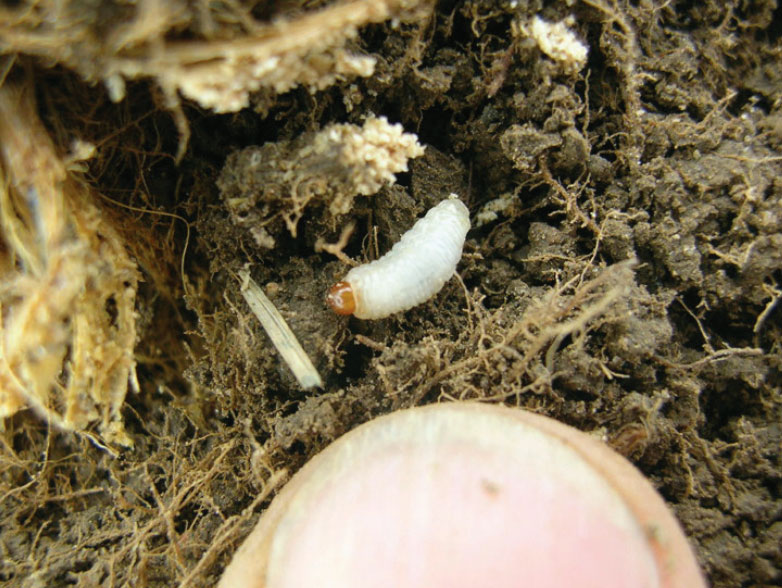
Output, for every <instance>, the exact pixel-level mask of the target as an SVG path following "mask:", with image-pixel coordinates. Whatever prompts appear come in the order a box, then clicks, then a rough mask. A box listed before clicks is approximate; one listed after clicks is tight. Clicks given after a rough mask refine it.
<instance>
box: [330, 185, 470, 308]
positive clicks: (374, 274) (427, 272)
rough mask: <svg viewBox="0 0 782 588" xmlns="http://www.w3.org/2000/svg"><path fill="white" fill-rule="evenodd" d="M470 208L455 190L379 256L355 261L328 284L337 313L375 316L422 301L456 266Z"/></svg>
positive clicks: (439, 286)
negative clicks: (344, 272) (360, 263)
mask: <svg viewBox="0 0 782 588" xmlns="http://www.w3.org/2000/svg"><path fill="white" fill-rule="evenodd" d="M469 229H470V212H469V211H468V210H467V207H466V206H465V205H464V203H462V201H461V200H459V199H458V197H457V196H456V195H454V194H452V195H451V197H450V198H448V199H446V200H443V201H442V202H440V204H438V205H437V206H435V207H434V208H432V209H431V210H429V212H427V213H426V216H424V217H423V218H421V219H419V220H418V222H416V223H415V225H413V228H411V229H410V230H409V231H407V232H406V233H405V234H404V235H402V238H401V239H400V240H399V242H398V243H396V244H395V245H394V246H393V247H392V248H391V251H389V252H388V253H386V254H385V255H384V256H383V257H381V258H380V259H378V260H376V261H373V262H372V263H367V264H364V265H360V266H358V267H354V268H353V269H352V270H350V271H349V272H348V274H347V275H346V276H345V278H344V279H343V280H342V281H341V282H337V283H336V284H334V286H332V288H331V290H329V294H328V302H329V304H330V305H331V308H333V309H334V311H335V312H336V313H338V314H352V315H354V316H356V317H357V318H361V319H379V318H383V317H386V316H388V315H391V314H394V313H395V312H401V311H403V310H407V309H408V308H412V307H413V306H417V305H419V304H421V303H423V302H426V301H427V300H429V298H431V297H432V296H434V295H435V294H437V292H439V291H440V289H441V288H442V287H443V285H444V284H445V283H446V282H447V281H448V280H449V279H450V277H451V276H452V275H453V274H454V272H455V271H456V264H457V263H459V259H460V258H461V256H462V247H463V246H464V238H465V237H466V235H467V231H468V230H469Z"/></svg>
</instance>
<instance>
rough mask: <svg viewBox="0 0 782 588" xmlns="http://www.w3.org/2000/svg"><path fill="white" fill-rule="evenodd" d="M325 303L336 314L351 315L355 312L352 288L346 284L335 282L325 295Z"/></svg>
mask: <svg viewBox="0 0 782 588" xmlns="http://www.w3.org/2000/svg"><path fill="white" fill-rule="evenodd" d="M326 301H327V302H328V303H329V306H330V307H331V308H332V310H333V311H334V312H336V313H337V314H344V315H347V314H353V313H354V312H355V310H356V299H355V298H354V296H353V288H352V287H351V285H350V284H349V283H348V282H337V283H336V284H334V285H333V286H332V287H331V288H330V289H329V293H328V294H327V295H326Z"/></svg>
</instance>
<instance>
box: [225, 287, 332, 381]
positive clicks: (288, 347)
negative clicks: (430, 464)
mask: <svg viewBox="0 0 782 588" xmlns="http://www.w3.org/2000/svg"><path fill="white" fill-rule="evenodd" d="M239 277H240V278H241V280H242V289H241V292H242V296H243V297H244V299H245V301H246V302H247V305H248V306H249V307H250V309H251V310H252V311H253V314H254V315H255V316H256V318H257V319H258V320H259V321H260V323H261V325H262V326H263V329H264V330H265V331H266V334H267V335H269V339H271V341H272V344H273V345H274V347H275V348H276V349H277V351H279V352H280V355H281V356H282V358H283V359H284V360H285V363H286V364H288V367H289V368H290V369H291V371H292V372H293V375H294V376H295V377H296V381H297V382H298V383H299V385H300V386H301V387H302V388H304V389H305V390H306V389H308V388H315V387H322V386H323V381H322V380H321V379H320V374H318V370H316V369H315V366H313V365H312V361H311V360H310V358H309V356H307V354H306V353H305V351H304V350H303V349H302V348H301V344H300V343H299V341H298V339H296V335H294V334H293V331H291V329H290V327H289V326H288V323H286V322H285V319H284V318H282V315H281V314H280V311H279V310H277V308H275V306H274V304H272V302H271V300H269V298H268V297H267V296H266V294H264V293H263V290H261V288H260V286H258V284H256V283H255V280H253V279H252V278H251V277H250V274H249V273H247V272H240V274H239Z"/></svg>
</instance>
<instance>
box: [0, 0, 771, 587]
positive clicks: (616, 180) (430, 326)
mask: <svg viewBox="0 0 782 588" xmlns="http://www.w3.org/2000/svg"><path fill="white" fill-rule="evenodd" d="M27 4H28V3H27V2H18V3H10V4H9V5H8V6H7V7H4V8H3V9H2V10H3V11H16V12H14V13H15V14H17V13H18V11H21V10H22V9H23V8H24V7H25V6H26V5H27ZM31 4H32V3H31ZM43 4H45V3H43ZM72 4H73V6H71V10H73V11H74V14H76V12H78V11H77V5H81V4H83V3H79V2H73V3H72ZM92 4H95V5H101V6H103V9H105V10H118V9H117V8H116V7H115V6H114V5H113V4H111V3H102V2H98V3H91V4H90V6H92ZM226 4H228V3H226ZM236 4H237V5H243V4H244V3H236ZM246 4H247V13H246V14H245V16H244V18H246V19H255V21H257V22H265V23H268V22H271V21H272V20H273V19H277V18H293V17H295V16H297V15H299V14H302V13H306V12H307V11H310V10H315V9H316V8H315V7H313V5H312V4H313V3H307V2H302V3H299V2H286V3H269V5H268V6H266V5H264V6H265V8H263V9H259V8H258V7H255V8H253V6H255V3H246ZM300 4H301V5H302V6H300ZM316 4H317V3H316ZM544 4H545V6H543V5H544ZM123 6H124V4H123ZM128 6H129V5H128ZM123 10H124V9H123ZM127 10H130V8H127ZM182 10H183V13H182V15H180V16H181V22H180V21H177V26H173V25H171V28H170V29H168V30H160V31H156V32H155V34H157V35H165V36H166V38H169V39H188V40H192V39H195V40H196V41H197V40H199V39H206V38H208V35H207V34H206V33H205V31H206V25H205V24H204V21H203V20H199V18H202V17H203V14H201V15H200V16H199V14H200V13H199V12H198V10H201V9H200V8H198V9H196V8H192V11H193V12H192V14H191V13H189V12H188V11H189V10H191V9H190V8H186V7H185V6H184V3H183V7H182ZM781 10H782V9H780V8H778V7H777V4H776V2H774V1H773V0H755V1H753V2H744V1H742V2H739V1H727V2H718V1H707V2H702V3H701V2H651V1H650V2H620V1H618V2H611V1H609V0H606V1H601V0H585V1H581V2H553V3H542V2H539V1H535V0H531V1H516V0H514V1H512V2H495V1H494V0H467V1H465V2H452V1H442V2H438V3H437V4H436V5H435V6H433V7H431V12H430V11H428V10H427V11H424V15H423V16H421V15H418V18H416V19H407V20H402V21H398V20H395V19H392V20H389V21H388V22H378V23H373V24H368V25H367V26H364V27H362V28H360V30H359V34H358V36H357V37H356V38H355V39H353V40H350V41H349V47H350V49H351V50H353V51H357V52H361V53H363V54H366V55H372V56H374V57H375V58H376V65H375V71H374V74H373V75H371V76H369V77H350V78H347V79H338V80H336V82H335V83H333V84H331V85H329V86H328V87H326V88H322V89H318V90H315V91H310V90H309V89H307V88H304V87H296V88H292V89H288V90H286V91H284V92H281V93H274V92H272V91H269V90H261V91H258V92H256V93H254V94H251V96H250V105H249V107H248V108H244V109H242V110H240V111H238V112H235V113H226V114H216V113H214V112H212V111H210V110H209V109H208V108H204V107H202V106H200V105H198V104H197V103H195V102H193V101H190V100H188V99H184V98H182V99H181V102H179V103H178V104H172V102H171V101H170V99H169V98H170V96H169V95H168V94H165V92H161V91H160V89H159V85H158V83H157V80H156V79H144V78H142V79H139V80H135V81H129V82H128V83H127V86H126V88H125V96H124V99H123V100H121V101H119V102H112V100H111V99H110V98H111V96H110V92H109V90H108V89H107V88H110V86H109V85H108V84H107V85H103V84H95V83H90V82H92V81H94V77H91V76H94V75H96V74H95V72H92V71H88V68H86V66H83V65H82V64H81V62H79V59H80V57H79V55H91V54H90V53H89V52H87V51H82V53H79V52H78V51H74V52H73V53H72V54H68V56H66V57H58V56H56V55H55V56H54V58H52V54H49V55H46V54H45V52H44V51H43V50H38V49H34V48H33V49H30V48H29V46H28V45H25V44H24V43H22V42H21V41H19V39H21V38H22V36H18V37H14V36H13V35H11V34H10V33H9V31H11V30H12V29H13V27H12V25H8V26H7V27H6V28H4V29H3V30H2V35H3V39H4V41H3V51H5V52H6V53H8V54H10V53H14V54H15V57H14V61H13V62H8V68H6V73H7V78H6V83H11V82H12V81H15V79H17V78H21V77H22V76H25V77H26V79H28V80H32V82H31V83H32V84H33V87H34V89H35V95H36V98H37V104H38V111H39V113H40V116H41V118H42V120H43V122H44V123H45V125H46V127H47V129H48V130H49V132H50V134H51V136H52V137H53V139H54V141H55V143H56V144H57V145H58V147H59V148H60V149H61V152H62V153H67V152H68V150H69V149H70V146H71V143H72V142H73V140H74V139H79V140H82V141H86V142H91V143H93V144H95V145H96V146H97V148H98V155H97V156H96V157H95V158H94V159H92V160H89V161H87V162H86V164H85V168H84V169H83V170H82V171H83V172H84V174H85V177H86V178H87V179H88V181H89V183H90V185H91V186H92V187H93V188H94V189H95V190H96V193H99V194H101V195H102V196H103V197H102V198H97V199H96V201H95V204H96V205H97V206H99V207H100V208H101V209H102V210H103V211H104V213H105V214H106V215H107V217H108V218H110V219H111V220H112V223H113V225H114V226H115V227H116V229H117V230H118V231H119V232H120V233H121V235H122V236H123V238H124V240H125V243H126V246H127V249H128V251H129V252H130V254H131V256H132V257H133V259H135V260H136V263H137V264H138V269H139V271H140V274H141V278H142V281H141V283H140V284H139V287H138V292H137V300H136V329H137V331H138V339H137V342H136V346H135V358H136V361H137V377H138V382H139V386H138V391H132V390H131V391H129V392H128V394H127V397H126V399H125V404H124V406H123V408H122V411H121V416H122V421H123V422H124V427H125V431H126V433H127V435H128V437H129V439H130V441H131V442H132V446H122V445H120V444H118V443H112V442H111V441H110V440H107V439H105V438H104V437H103V436H101V433H100V431H97V430H95V429H91V428H86V429H84V430H76V431H67V430H60V429H58V428H57V427H54V426H51V425H49V424H47V422H46V421H45V420H42V419H40V418H39V416H38V414H37V413H36V412H34V411H29V410H24V411H20V412H18V413H17V414H15V415H14V416H12V417H9V418H8V419H7V420H6V423H5V429H4V431H3V432H2V434H1V435H0V438H2V442H3V445H4V447H3V449H2V452H1V453H0V465H1V467H0V529H2V537H1V538H0V554H1V557H0V583H2V585H6V586H24V587H26V588H33V587H37V586H65V585H78V586H118V585H133V586H172V585H182V586H206V585H212V584H214V583H215V582H216V580H217V578H218V577H219V575H220V572H221V570H222V569H223V568H224V566H225V564H226V563H227V561H228V560H229V559H230V557H231V554H232V553H233V551H234V550H235V548H236V546H237V545H238V544H239V543H240V542H241V540H242V538H243V537H245V536H246V534H247V533H248V532H249V529H250V528H251V527H252V524H253V523H254V521H255V520H257V517H258V515H259V513H260V512H261V511H262V510H263V508H264V507H265V505H266V504H268V501H269V500H270V499H271V498H272V497H273V495H274V493H275V491H276V490H277V489H278V488H279V487H280V486H281V485H282V484H284V481H285V479H286V476H288V475H290V474H292V473H293V472H295V471H296V469H297V468H299V467H300V466H301V465H302V464H303V463H305V462H306V461H307V460H308V459H309V458H310V457H311V456H313V455H314V454H316V453H317V452H319V451H320V450H321V449H323V448H324V447H325V446H326V445H328V444H329V443H330V442H331V441H333V440H334V439H336V438H337V437H339V436H340V435H341V434H343V433H344V432H346V431H348V430H350V429H352V428H354V427H356V426H358V425H359V424H361V423H363V422H366V421H367V420H369V419H371V418H373V417H375V416H378V415H381V414H385V413H388V412H390V411H393V410H398V409H401V408H405V407H411V406H416V405H422V404H428V403H433V402H446V401H451V400H454V399H458V400H477V401H482V402H500V403H506V404H510V405H513V406H519V407H523V408H526V409H528V410H532V411H535V412H538V413H541V414H545V415H548V416H551V417H554V418H556V419H558V420H560V421H562V422H564V423H567V424H569V425H572V426H574V427H577V428H579V429H581V430H584V431H587V432H590V433H592V434H594V435H596V436H598V437H600V438H602V439H604V440H605V441H606V442H607V443H608V444H610V445H611V446H612V447H613V448H614V449H616V450H617V451H618V452H620V453H621V454H623V455H625V456H626V457H627V458H628V459H630V460H631V461H632V462H633V463H634V464H636V465H637V467H638V468H639V469H640V470H641V471H642V472H643V473H644V474H645V475H646V476H647V477H648V478H649V479H650V480H651V482H652V483H653V484H654V486H655V487H656V488H657V489H658V490H659V492H660V493H661V494H662V496H663V497H664V498H665V500H666V501H667V503H668V504H669V505H670V507H671V508H672V509H673V510H674V511H675V513H676V515H677V516H678V518H679V520H680V521H681V522H682V525H683V526H684V528H685V530H686V533H687V535H688V536H689V538H690V539H691V541H692V544H693V545H694V547H695V549H696V552H697V555H698V559H699V561H700V563H701V565H702V566H703V569H704V570H705V573H706V575H707V577H708V581H709V583H710V584H711V585H713V586H715V587H725V588H727V587H730V588H736V587H749V586H782V378H781V377H780V364H781V363H782V321H781V320H780V316H781V315H780V313H782V308H780V307H782V305H781V304H779V302H780V298H782V180H781V179H780V178H782V37H781V33H782V11H781ZM79 14H81V13H79ZM101 14H103V13H102V12H100V10H97V9H96V10H95V12H94V13H93V12H89V13H88V14H84V15H82V16H83V20H84V21H85V22H87V23H88V24H89V23H90V18H93V17H94V20H93V21H91V22H92V25H94V28H93V29H92V32H93V33H94V34H93V35H84V36H82V37H80V41H79V42H80V43H81V45H79V46H78V47H80V48H82V49H83V48H84V47H89V46H91V45H90V44H92V45H95V44H96V43H99V41H100V39H102V38H103V37H101V36H100V35H99V34H98V32H100V28H99V27H98V24H100V23H101V22H104V21H101V19H100V15H101ZM535 15H539V16H540V17H541V18H543V19H544V20H546V21H549V22H557V21H564V20H566V19H570V20H568V21H567V22H568V23H569V24H568V27H569V29H570V30H572V31H573V33H574V34H575V36H576V37H577V38H578V39H580V40H581V41H583V42H584V43H585V44H586V45H588V47H589V54H588V57H587V61H586V63H584V64H583V65H582V66H579V67H573V66H572V64H571V65H567V64H564V63H563V62H561V61H558V60H557V59H556V58H552V57H550V56H548V55H546V54H545V53H544V52H542V51H541V49H540V48H539V47H538V46H537V45H536V44H535V43H534V42H531V41H530V38H529V36H528V35H526V34H525V33H524V30H523V27H522V26H521V25H520V23H528V22H529V21H530V20H531V19H532V18H533V17H534V16H535ZM137 16H138V15H133V14H128V15H126V19H127V22H130V21H132V19H133V18H135V17H137ZM138 18H140V17H138ZM106 22H108V21H106ZM232 22H233V21H231V19H228V18H226V19H224V20H219V19H217V20H215V21H214V22H213V23H212V24H213V26H215V27H217V31H218V32H214V31H213V32H212V33H210V34H212V35H213V36H217V37H219V36H220V35H224V36H226V37H229V38H230V35H238V34H239V32H237V31H236V30H235V29H236V26H234V25H233V24H231V23H232ZM169 24H170V23H169ZM17 25H18V26H22V25H19V24H18V23H17ZM4 26H6V25H4ZM85 26H86V25H85ZM150 34H151V33H150ZM14 40H15V41H14ZM12 41H14V42H15V43H16V44H13V43H12ZM101 47H102V48H101V49H100V50H101V51H105V47H103V46H101ZM94 51H99V50H98V49H94ZM85 59H87V58H86V57H85ZM54 62H57V63H58V65H56V66H53V65H52V64H53V63H54ZM85 80H86V81H85ZM368 115H376V116H385V117H387V118H388V120H389V121H391V122H399V123H401V124H402V126H403V127H404V129H405V131H406V132H409V133H415V134H416V135H417V136H418V140H419V142H420V143H421V144H422V145H425V146H426V151H425V154H424V155H423V156H422V157H419V158H416V159H412V160H411V161H410V162H409V171H408V172H403V173H399V174H397V177H396V183H395V184H393V185H387V186H386V187H384V188H382V189H381V190H380V191H379V192H378V193H377V194H375V195H373V196H369V197H367V196H357V197H356V198H355V200H353V202H352V208H351V209H350V211H349V212H347V213H346V214H335V213H334V212H333V211H331V210H330V209H329V207H328V202H327V201H325V200H318V199H314V200H312V201H309V202H308V203H306V207H305V208H304V209H303V213H302V215H301V218H300V219H299V220H298V223H297V226H296V230H295V236H294V234H293V233H294V231H291V228H290V226H289V224H288V223H286V222H285V220H284V219H285V215H286V214H288V213H289V211H287V209H286V207H288V206H291V204H290V199H286V197H285V193H284V191H285V189H286V186H289V184H286V182H289V181H290V180H289V179H285V178H289V176H285V175H284V174H282V172H279V173H280V174H282V175H279V174H278V175H269V176H262V177H261V176H256V175H254V174H255V173H256V172H255V171H253V170H254V169H255V168H252V165H254V164H253V161H255V159H253V157H249V156H242V155H241V154H242V153H244V154H245V155H246V154H247V153H249V152H248V151H246V150H247V149H250V150H255V151H258V150H260V151H259V152H261V153H268V152H269V151H270V150H271V151H273V152H274V153H277V154H283V155H280V156H279V157H280V158H281V159H280V161H289V158H288V156H286V155H285V154H289V153H292V152H293V151H292V150H294V149H295V148H298V147H300V146H301V145H302V144H304V143H306V141H305V140H304V139H302V138H305V139H306V138H307V137H310V136H312V134H313V133H316V132H317V131H319V130H320V129H322V128H324V127H325V126H327V125H329V124H332V123H353V124H356V125H361V124H362V122H363V120H364V119H365V118H366V117H367V116H368ZM183 121H184V124H183ZM184 128H186V129H187V130H188V132H189V138H188V137H187V135H186V134H185V133H184V132H183V129H184ZM185 141H186V142H185ZM182 145H185V146H186V148H185V150H184V151H183V152H181V153H182V156H181V157H179V156H178V154H179V153H180V151H181V149H182ZM264 145H266V147H264V148H263V150H261V147H262V146H264ZM232 154H234V155H233V156H232ZM261 159H262V160H263V157H261ZM248 166H249V167H248ZM305 166H306V164H305ZM305 172H306V173H307V174H314V173H316V172H317V170H314V171H313V169H309V168H307V169H304V171H302V170H301V168H294V169H293V172H291V173H294V174H304V173H305ZM275 173H278V172H277V171H275ZM270 178H271V179H270ZM280 178H283V179H280ZM273 188H274V189H273ZM450 193H456V194H458V195H460V197H461V198H462V199H463V200H464V201H465V202H466V203H467V204H468V206H469V207H470V210H471V216H472V218H473V229H472V230H471V231H470V233H469V234H468V237H467V242H466V245H465V250H464V255H463V258H462V261H461V263H460V265H459V268H458V277H456V278H454V279H452V280H451V281H450V282H448V283H447V284H446V286H445V287H444V288H443V290H442V291H441V292H440V293H439V294H437V295H436V296H435V297H434V298H433V299H432V300H430V301H428V302H427V303H425V304H423V305H421V306H419V307H416V308H414V309H412V310H410V311H408V312H405V313H403V314H400V315H395V316H392V317H390V318H387V319H383V320H378V321H360V320H358V319H355V318H351V317H340V316H337V315H335V314H333V313H332V312H331V311H330V310H329V309H328V307H327V306H326V304H325V300H324V295H325V292H326V291H327V290H328V288H329V286H330V285H331V284H333V283H334V282H336V281H338V280H339V279H340V278H341V277H342V276H343V275H344V274H345V273H346V271H347V270H348V265H346V263H345V261H346V258H350V259H351V260H356V261H359V262H360V261H364V260H369V259H373V258H376V257H377V255H378V254H382V253H383V252H385V251H387V250H388V249H389V247H390V246H391V245H392V244H393V243H394V242H395V241H396V240H397V239H398V238H399V236H400V235H401V234H402V233H403V232H404V231H406V230H407V229H408V228H409V227H410V226H411V225H412V224H413V222H414V221H415V219H416V218H417V217H420V216H421V215H422V214H423V213H424V212H425V211H426V210H428V209H429V208H430V207H431V206H432V205H434V204H436V203H437V202H438V201H440V200H441V199H442V198H444V197H446V196H447V195H448V194H450ZM280 194H283V196H280ZM234 198H244V199H247V200H246V201H247V202H250V203H251V205H250V207H249V209H250V211H251V213H252V214H250V215H249V216H250V217H251V218H252V219H253V222H249V221H248V218H247V217H246V216H243V217H241V218H240V217H239V216H238V215H237V213H236V210H235V209H233V208H232V205H231V202H234V201H233V200H231V199H234ZM351 198H352V195H351ZM350 223H353V231H352V232H351V233H349V235H348V233H344V234H343V229H344V228H345V227H347V226H348V225H349V224H350ZM261 229H263V230H262V231H261ZM341 236H345V237H346V239H345V240H344V242H342V243H340V237H341ZM323 243H326V244H337V243H339V246H338V247H332V248H330V249H324V248H323V247H322V245H323ZM3 247H7V245H6V244H4V245H3ZM335 253H336V254H335ZM245 269H246V270H248V271H249V273H250V275H251V276H252V278H253V280H254V281H255V282H257V283H258V284H260V285H261V286H262V288H263V289H264V291H265V292H266V294H267V296H268V297H269V299H270V300H271V301H272V303H273V304H274V305H275V306H276V308H277V309H278V310H279V311H280V312H281V313H282V316H283V317H284V319H285V320H286V321H287V323H288V324H289V326H290V328H291V329H292V331H293V332H294V333H295V334H296V335H297V337H298V338H299V341H300V342H301V344H302V346H303V348H304V350H305V351H306V352H307V354H308V355H309V357H310V358H311V359H312V361H313V364H314V365H315V367H316V368H317V370H318V372H319V373H320V376H321V377H322V379H323V388H322V389H316V390H309V391H303V390H302V389H301V388H300V387H299V386H298V384H297V382H296V379H295V378H294V377H293V375H292V374H291V372H290V370H289V369H288V367H287V366H286V365H285V364H284V362H283V361H282V360H281V358H280V356H279V354H278V353H277V351H276V350H275V349H274V347H273V346H272V344H271V343H270V341H269V339H268V337H267V336H266V334H265V333H264V331H263V329H262V327H261V326H260V324H259V323H258V321H257V320H256V318H255V317H254V316H253V315H252V313H251V312H250V310H249V308H248V307H247V305H246V304H245V301H244V298H243V297H242V291H241V286H242V284H241V281H240V280H239V279H238V278H237V275H238V274H239V272H241V271H242V270H245ZM66 361H67V360H66Z"/></svg>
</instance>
